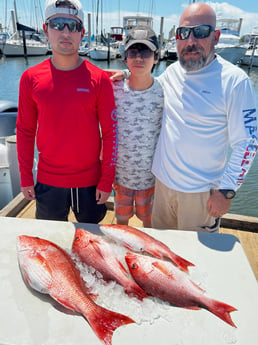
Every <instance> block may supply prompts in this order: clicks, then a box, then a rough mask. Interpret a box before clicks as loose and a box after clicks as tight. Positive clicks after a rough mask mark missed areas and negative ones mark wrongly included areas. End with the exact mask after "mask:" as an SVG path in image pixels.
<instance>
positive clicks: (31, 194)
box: [21, 186, 36, 200]
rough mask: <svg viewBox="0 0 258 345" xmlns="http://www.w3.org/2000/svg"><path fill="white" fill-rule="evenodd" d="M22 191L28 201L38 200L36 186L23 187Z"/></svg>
mask: <svg viewBox="0 0 258 345" xmlns="http://www.w3.org/2000/svg"><path fill="white" fill-rule="evenodd" d="M21 191H22V193H23V195H24V197H25V198H26V199H27V200H35V199H36V194H35V189H34V186H29V187H21Z"/></svg>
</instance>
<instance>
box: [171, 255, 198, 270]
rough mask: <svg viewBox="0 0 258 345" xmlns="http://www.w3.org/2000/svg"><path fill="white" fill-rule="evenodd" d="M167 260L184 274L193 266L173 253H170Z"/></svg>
mask: <svg viewBox="0 0 258 345" xmlns="http://www.w3.org/2000/svg"><path fill="white" fill-rule="evenodd" d="M169 259H170V260H171V261H172V262H173V263H174V264H175V265H176V266H178V268H180V269H181V270H182V271H184V272H188V266H195V265H194V264H193V263H191V262H190V261H188V260H186V259H184V258H182V257H181V256H179V255H176V254H174V253H172V254H171V255H170V256H169Z"/></svg>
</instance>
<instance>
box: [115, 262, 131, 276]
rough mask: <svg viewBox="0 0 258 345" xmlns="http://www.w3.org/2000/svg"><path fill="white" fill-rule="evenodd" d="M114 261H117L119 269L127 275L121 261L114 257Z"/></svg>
mask: <svg viewBox="0 0 258 345" xmlns="http://www.w3.org/2000/svg"><path fill="white" fill-rule="evenodd" d="M116 261H117V263H118V265H119V266H120V268H121V270H122V271H123V272H124V273H125V275H126V276H128V271H127V269H126V268H125V266H124V265H123V264H122V262H121V261H120V260H118V259H117V258H116Z"/></svg>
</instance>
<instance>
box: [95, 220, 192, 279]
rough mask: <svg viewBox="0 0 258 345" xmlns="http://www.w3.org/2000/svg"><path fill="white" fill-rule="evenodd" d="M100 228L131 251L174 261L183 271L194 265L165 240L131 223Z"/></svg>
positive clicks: (101, 226)
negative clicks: (176, 252)
mask: <svg viewBox="0 0 258 345" xmlns="http://www.w3.org/2000/svg"><path fill="white" fill-rule="evenodd" d="M99 228H100V230H101V231H102V232H103V234H105V235H106V236H108V237H110V238H111V239H113V240H114V241H115V242H117V243H118V244H122V245H123V246H124V247H125V248H127V249H129V250H130V251H133V252H137V253H148V254H151V255H153V256H156V257H157V258H159V259H166V260H170V261H171V262H173V264H174V265H176V266H178V267H179V268H180V269H181V270H182V271H186V272H187V271H188V266H194V264H192V263H191V262H189V261H187V260H185V259H184V258H182V257H181V256H179V255H177V254H175V253H173V252H172V251H171V250H170V248H169V247H168V246H167V245H165V244H164V243H163V242H161V241H158V240H156V239H155V238H154V237H152V236H150V235H148V234H146V233H145V232H143V231H140V230H138V229H136V228H134V227H132V226H129V225H113V224H112V225H100V227H99Z"/></svg>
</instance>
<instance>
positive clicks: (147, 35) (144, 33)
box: [125, 25, 159, 51]
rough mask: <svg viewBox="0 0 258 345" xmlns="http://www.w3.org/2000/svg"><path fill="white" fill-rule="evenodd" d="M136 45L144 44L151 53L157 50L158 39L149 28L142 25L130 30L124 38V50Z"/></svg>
mask: <svg viewBox="0 0 258 345" xmlns="http://www.w3.org/2000/svg"><path fill="white" fill-rule="evenodd" d="M136 43H142V44H145V45H146V46H147V47H148V48H150V50H152V51H156V50H158V49H159V42H158V38H157V36H156V34H155V32H154V31H153V30H152V28H151V27H149V26H143V25H142V26H136V27H135V28H133V29H131V30H130V31H129V32H128V34H127V36H126V38H125V50H127V49H128V48H130V47H131V46H132V45H134V44H136Z"/></svg>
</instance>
